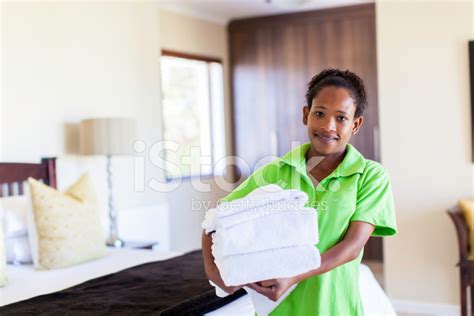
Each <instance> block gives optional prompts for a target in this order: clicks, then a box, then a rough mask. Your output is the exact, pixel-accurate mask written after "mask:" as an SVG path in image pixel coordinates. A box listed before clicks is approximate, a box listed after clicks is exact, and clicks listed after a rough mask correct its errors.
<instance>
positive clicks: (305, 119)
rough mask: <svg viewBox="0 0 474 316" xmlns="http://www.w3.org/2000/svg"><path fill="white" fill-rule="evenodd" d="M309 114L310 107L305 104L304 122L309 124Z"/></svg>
mask: <svg viewBox="0 0 474 316" xmlns="http://www.w3.org/2000/svg"><path fill="white" fill-rule="evenodd" d="M308 115H309V107H308V106H307V105H305V106H303V124H304V125H308Z"/></svg>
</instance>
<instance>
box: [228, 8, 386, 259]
mask: <svg viewBox="0 0 474 316" xmlns="http://www.w3.org/2000/svg"><path fill="white" fill-rule="evenodd" d="M228 34H229V46H230V62H231V82H232V83H231V86H232V109H233V124H234V126H233V134H234V154H235V155H236V156H238V157H240V158H242V159H244V160H245V161H246V162H247V163H249V164H250V167H251V168H254V166H255V165H256V164H257V162H258V161H260V163H259V164H258V165H261V164H262V163H264V162H265V161H261V158H262V157H267V156H269V155H275V156H281V155H283V154H285V153H286V152H288V151H289V150H290V149H291V148H292V142H300V143H304V142H307V139H308V136H307V134H306V129H305V126H304V125H303V124H302V115H303V114H302V113H303V110H302V108H303V106H304V105H305V104H306V102H305V93H306V86H307V83H308V82H309V80H310V79H311V77H312V76H313V75H315V74H317V73H318V72H320V71H321V70H323V69H325V68H328V67H332V68H340V69H350V70H351V71H353V72H355V73H357V74H358V75H359V76H361V77H362V79H363V80H364V82H365V84H366V86H367V91H368V101H369V106H368V108H367V110H366V112H365V113H364V118H365V121H364V125H363V127H362V129H361V130H360V131H359V133H358V134H357V135H356V136H354V137H353V138H352V140H351V143H352V144H354V145H355V146H356V147H357V149H358V150H359V151H360V152H361V153H362V154H363V155H364V156H365V157H366V158H369V159H373V160H377V161H378V160H379V146H378V144H379V134H378V111H377V62H376V59H377V58H376V42H375V39H376V37H375V5H374V4H364V5H356V6H349V7H340V8H333V9H325V10H317V11H310V12H303V13H292V14H283V15H276V16H268V17H258V18H247V19H240V20H234V21H232V22H231V23H230V24H229V26H228ZM237 166H238V167H240V168H238V169H239V170H240V171H242V172H243V174H242V176H244V177H245V176H248V173H249V172H246V171H245V169H246V168H245V167H244V166H241V165H240V164H237ZM239 175H240V174H239ZM364 258H366V259H375V260H382V259H383V255H382V241H381V239H380V238H371V240H370V241H369V244H368V245H367V246H366V248H365V255H364Z"/></svg>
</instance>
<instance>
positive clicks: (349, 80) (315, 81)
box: [306, 68, 367, 117]
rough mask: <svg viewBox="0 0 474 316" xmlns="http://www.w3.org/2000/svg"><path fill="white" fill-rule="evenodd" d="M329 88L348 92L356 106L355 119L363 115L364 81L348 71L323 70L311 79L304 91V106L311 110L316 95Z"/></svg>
mask: <svg viewBox="0 0 474 316" xmlns="http://www.w3.org/2000/svg"><path fill="white" fill-rule="evenodd" d="M329 86H332V87H337V88H345V89H347V90H348V91H349V93H350V94H351V96H352V98H353V99H354V102H355V106H356V111H355V115H354V116H355V117H359V116H361V115H362V114H363V113H364V110H365V108H366V107H367V92H366V89H365V84H364V81H362V79H361V78H360V77H359V76H358V75H356V74H355V73H353V72H351V71H349V70H345V71H343V70H339V69H334V68H329V69H325V70H323V71H321V72H320V73H319V74H317V75H315V76H314V77H313V78H311V81H310V82H309V83H308V90H307V91H306V104H307V105H308V107H309V108H311V103H312V102H313V99H314V98H315V97H316V95H317V94H318V93H319V92H320V91H321V90H322V89H323V88H324V87H329Z"/></svg>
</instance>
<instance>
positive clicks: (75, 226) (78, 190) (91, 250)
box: [28, 174, 106, 269]
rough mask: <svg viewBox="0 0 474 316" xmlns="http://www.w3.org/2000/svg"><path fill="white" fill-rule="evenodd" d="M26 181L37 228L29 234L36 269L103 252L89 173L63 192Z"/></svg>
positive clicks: (36, 182) (96, 205) (97, 256)
mask: <svg viewBox="0 0 474 316" xmlns="http://www.w3.org/2000/svg"><path fill="white" fill-rule="evenodd" d="M28 182H29V184H30V190H31V201H32V206H33V207H32V209H33V214H32V215H33V216H32V217H33V219H34V225H32V226H34V229H35V230H36V231H35V232H33V233H32V234H31V236H34V237H35V239H36V241H32V243H33V244H34V245H32V257H33V261H34V263H35V268H37V269H55V268H62V267H67V266H71V265H75V264H78V263H81V262H84V261H88V260H92V259H96V258H99V257H101V256H103V255H104V254H105V250H106V246H105V240H104V234H103V232H102V227H101V224H100V214H99V206H98V202H97V195H96V194H95V191H94V187H93V185H92V183H91V180H90V178H89V176H88V174H85V175H83V176H82V177H81V178H80V179H79V180H78V181H77V182H76V183H74V184H73V185H72V186H71V187H70V188H69V189H67V190H66V192H64V193H61V192H59V191H57V190H55V189H53V188H51V187H49V186H47V185H45V184H43V183H41V182H38V181H36V180H35V179H33V178H29V179H28ZM28 233H29V234H30V233H31V232H30V231H29V232H28Z"/></svg>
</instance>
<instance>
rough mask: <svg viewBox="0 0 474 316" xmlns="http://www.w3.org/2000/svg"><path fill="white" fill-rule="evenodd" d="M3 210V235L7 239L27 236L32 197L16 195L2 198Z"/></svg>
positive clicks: (0, 199) (0, 201)
mask: <svg viewBox="0 0 474 316" xmlns="http://www.w3.org/2000/svg"><path fill="white" fill-rule="evenodd" d="M0 203H1V204H2V208H3V216H4V217H3V220H4V221H3V234H4V236H5V238H11V237H17V236H26V235H27V225H26V214H27V213H28V212H29V210H31V197H30V196H29V194H28V193H26V194H25V195H15V196H7V197H3V198H0Z"/></svg>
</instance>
